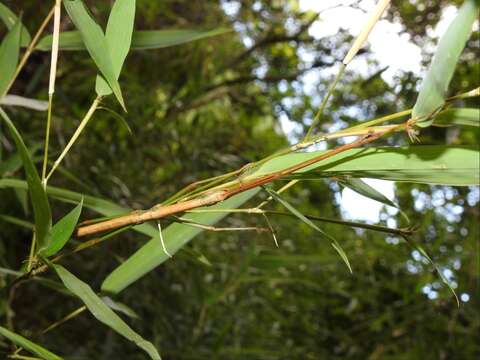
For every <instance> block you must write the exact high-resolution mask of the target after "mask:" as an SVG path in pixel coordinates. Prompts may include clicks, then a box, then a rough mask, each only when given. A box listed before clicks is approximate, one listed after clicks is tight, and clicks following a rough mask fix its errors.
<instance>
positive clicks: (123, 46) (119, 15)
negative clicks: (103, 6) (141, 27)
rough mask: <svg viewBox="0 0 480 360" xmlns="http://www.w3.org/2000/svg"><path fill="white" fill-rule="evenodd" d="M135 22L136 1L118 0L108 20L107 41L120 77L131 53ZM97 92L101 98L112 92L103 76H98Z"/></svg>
mask: <svg viewBox="0 0 480 360" xmlns="http://www.w3.org/2000/svg"><path fill="white" fill-rule="evenodd" d="M134 20H135V0H117V1H115V4H113V7H112V11H111V12H110V17H109V18H108V23H107V30H106V31H105V39H106V40H107V44H108V49H109V50H110V58H111V59H112V65H113V71H114V73H115V76H116V78H117V79H118V77H119V76H120V72H121V71H122V66H123V63H124V61H125V58H126V57H127V54H128V52H129V51H130V45H131V42H132V33H133V23H134ZM95 91H96V92H97V94H98V95H100V96H105V95H110V94H111V93H112V90H111V89H110V86H108V84H107V83H106V82H105V80H104V79H103V78H102V77H101V76H97V80H96V84H95Z"/></svg>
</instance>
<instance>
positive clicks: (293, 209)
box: [265, 188, 352, 273]
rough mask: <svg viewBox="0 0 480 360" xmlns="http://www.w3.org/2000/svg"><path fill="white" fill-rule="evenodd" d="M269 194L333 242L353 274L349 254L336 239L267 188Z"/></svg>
mask: <svg viewBox="0 0 480 360" xmlns="http://www.w3.org/2000/svg"><path fill="white" fill-rule="evenodd" d="M265 189H266V190H267V192H268V193H269V194H270V196H271V197H272V198H273V199H275V201H278V202H279V203H280V204H282V205H283V206H284V207H285V208H286V209H287V210H288V211H290V212H291V213H292V214H293V215H295V216H296V217H297V218H299V219H300V220H302V221H303V222H304V223H305V224H307V225H308V226H310V227H311V228H312V229H314V230H316V231H318V232H319V233H320V234H322V235H323V236H324V237H326V238H327V239H328V240H330V241H331V245H332V246H333V248H334V249H335V251H336V252H337V253H338V254H339V255H340V257H341V258H342V260H343V262H344V263H345V264H346V265H347V267H348V270H349V271H350V273H352V267H351V266H350V261H348V257H347V254H346V253H345V251H344V250H343V248H342V246H341V245H340V244H339V243H338V241H337V240H336V239H334V238H333V237H331V236H330V235H328V234H327V233H326V232H324V231H323V230H322V229H320V228H319V227H318V226H317V225H315V223H314V222H313V221H312V220H310V219H309V218H307V217H306V216H305V215H303V214H302V213H301V212H300V211H298V210H297V209H295V208H294V207H293V206H292V205H291V204H290V203H289V202H288V201H286V200H285V199H283V198H282V197H281V196H280V195H278V194H277V193H276V192H275V191H273V190H271V189H269V188H265Z"/></svg>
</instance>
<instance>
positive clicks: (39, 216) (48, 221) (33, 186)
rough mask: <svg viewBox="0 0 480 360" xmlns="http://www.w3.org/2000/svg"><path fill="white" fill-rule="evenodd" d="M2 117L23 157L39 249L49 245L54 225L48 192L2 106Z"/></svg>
mask: <svg viewBox="0 0 480 360" xmlns="http://www.w3.org/2000/svg"><path fill="white" fill-rule="evenodd" d="M0 117H1V118H3V120H4V121H5V123H6V124H7V127H8V130H9V131H10V134H11V136H12V138H13V139H14V141H15V145H16V146H17V150H18V152H19V154H20V156H21V158H22V162H23V167H24V169H25V173H26V178H27V183H28V189H29V191H30V198H31V201H32V207H33V213H34V217H35V236H36V241H37V244H38V247H37V249H42V248H43V247H45V246H47V245H48V243H49V241H50V229H51V227H52V215H51V213H50V205H49V203H48V198H47V194H46V192H45V189H44V187H43V185H42V183H41V181H40V177H39V176H38V173H37V169H36V168H35V165H34V164H33V162H32V159H31V158H30V154H29V152H28V149H27V147H26V146H25V143H24V142H23V139H22V137H21V136H20V133H19V132H18V131H17V129H16V128H15V125H13V123H12V121H11V120H10V118H9V117H8V115H7V114H6V113H5V112H4V111H3V110H2V109H1V108H0Z"/></svg>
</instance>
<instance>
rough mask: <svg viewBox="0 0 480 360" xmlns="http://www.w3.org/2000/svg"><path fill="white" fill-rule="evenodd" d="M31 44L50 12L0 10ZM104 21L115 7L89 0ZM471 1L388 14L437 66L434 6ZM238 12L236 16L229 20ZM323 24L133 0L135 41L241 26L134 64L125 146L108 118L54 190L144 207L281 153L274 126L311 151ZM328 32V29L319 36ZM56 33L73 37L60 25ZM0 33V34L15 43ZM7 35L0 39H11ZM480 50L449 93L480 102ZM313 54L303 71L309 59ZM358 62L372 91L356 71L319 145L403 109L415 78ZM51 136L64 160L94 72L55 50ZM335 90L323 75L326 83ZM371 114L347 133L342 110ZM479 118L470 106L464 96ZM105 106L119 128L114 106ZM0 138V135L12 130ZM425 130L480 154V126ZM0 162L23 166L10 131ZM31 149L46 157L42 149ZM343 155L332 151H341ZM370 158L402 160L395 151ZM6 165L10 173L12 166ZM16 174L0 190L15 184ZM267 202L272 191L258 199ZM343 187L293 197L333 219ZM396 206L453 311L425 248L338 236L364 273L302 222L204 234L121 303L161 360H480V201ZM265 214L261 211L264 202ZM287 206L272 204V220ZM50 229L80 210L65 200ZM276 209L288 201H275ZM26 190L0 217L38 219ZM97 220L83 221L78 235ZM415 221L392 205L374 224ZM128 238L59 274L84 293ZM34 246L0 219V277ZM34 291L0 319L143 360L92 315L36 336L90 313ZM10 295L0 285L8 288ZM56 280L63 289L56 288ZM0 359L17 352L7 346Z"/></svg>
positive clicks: (254, 10) (41, 117)
mask: <svg viewBox="0 0 480 360" xmlns="http://www.w3.org/2000/svg"><path fill="white" fill-rule="evenodd" d="M3 3H5V4H6V5H7V6H8V7H9V8H10V9H12V11H14V12H15V13H17V14H19V13H20V12H23V17H22V21H23V22H24V24H27V25H28V27H29V28H30V29H36V28H38V26H39V25H40V23H41V22H42V20H43V19H44V17H45V16H46V14H47V12H48V11H49V6H46V5H45V6H43V5H42V6H39V4H38V2H33V1H32V2H30V1H4V2H3ZM86 3H87V4H88V6H89V8H90V10H91V11H92V13H93V14H94V15H95V18H96V19H97V20H98V21H99V22H100V23H102V24H105V23H106V19H107V17H108V14H109V9H110V8H111V2H110V1H104V2H98V1H86ZM460 3H461V2H460V1H444V0H442V1H430V0H418V1H415V2H413V1H412V2H410V1H401V2H394V4H393V5H392V7H391V8H390V10H389V15H388V16H389V17H390V18H391V19H393V20H395V21H398V22H399V23H401V25H402V27H403V29H404V32H405V33H406V34H408V35H409V36H410V38H411V41H412V42H414V43H416V44H419V45H421V46H422V49H424V53H423V55H424V60H425V61H424V64H423V65H424V66H427V64H429V63H430V61H431V57H432V55H433V54H432V53H431V52H429V51H433V49H434V46H427V45H431V44H435V43H436V39H432V38H430V37H429V36H428V34H429V32H428V29H431V28H432V27H433V26H434V25H435V24H436V23H437V22H438V21H439V19H440V14H441V13H442V9H443V8H445V7H446V6H448V5H451V4H454V5H459V4H460ZM227 7H228V8H234V9H235V11H228V14H227V13H226V11H225V8H227ZM316 20H318V19H317V17H316V14H314V13H310V12H307V13H305V12H302V11H301V10H300V9H299V7H298V3H297V1H295V0H294V1H263V0H255V1H250V0H245V1H241V2H237V1H226V0H225V1H183V0H166V1H153V0H139V1H137V14H136V19H135V28H136V29H166V28H175V29H212V28H221V27H224V28H233V29H235V30H234V31H233V32H229V33H225V34H223V35H219V36H216V37H211V38H208V39H204V40H200V41H197V42H192V43H188V44H185V45H181V46H176V47H169V48H165V49H159V50H154V51H134V52H131V53H130V54H129V56H128V57H127V60H126V63H125V66H124V70H123V72H122V75H121V78H120V82H121V84H122V90H123V95H124V98H125V99H126V103H127V107H128V114H125V115H123V116H124V117H125V119H126V120H127V122H128V125H129V126H130V128H131V133H130V132H129V131H128V130H127V129H126V127H125V126H124V125H123V124H122V122H120V121H118V120H117V119H116V118H115V117H114V116H112V114H111V113H109V112H106V111H98V112H97V113H96V114H95V116H94V119H93V121H91V122H90V124H89V125H88V127H87V129H86V131H85V133H84V134H83V135H82V136H81V137H80V139H79V140H78V142H77V144H76V145H75V146H74V148H73V150H72V151H71V152H70V153H69V155H68V156H67V157H66V158H65V161H64V163H63V166H62V167H61V168H60V170H59V172H58V174H57V175H56V176H55V177H52V179H51V181H50V183H49V184H50V185H54V186H59V187H64V188H67V189H72V190H75V191H78V192H81V193H85V194H89V195H94V196H98V197H102V198H108V199H111V200H112V201H113V202H115V203H117V204H120V205H123V206H125V207H130V208H136V209H144V208H148V207H150V206H151V205H153V204H156V203H158V202H161V201H162V200H164V199H165V198H167V197H168V196H170V195H172V194H173V193H175V192H176V191H178V190H179V189H180V188H181V187H183V186H184V185H187V184H189V183H191V182H192V181H195V180H198V179H202V178H207V177H211V176H214V175H220V174H223V173H225V172H227V171H230V170H233V169H237V168H239V167H241V166H242V165H244V164H246V163H248V162H252V161H256V160H259V159H261V158H262V157H264V156H267V155H269V154H271V153H272V152H274V151H276V150H278V149H279V148H282V147H284V146H286V145H288V144H289V137H287V136H286V135H285V134H284V133H282V131H281V127H280V122H279V118H280V117H281V116H285V115H286V116H288V118H289V119H290V120H292V121H295V122H296V123H298V124H299V127H298V129H299V133H298V134H289V136H290V141H291V139H292V137H293V138H295V137H297V138H301V136H302V133H304V132H305V131H306V130H307V129H308V125H309V124H310V122H311V119H312V117H313V115H314V113H315V112H316V109H317V108H318V105H319V103H320V100H321V99H322V97H323V96H324V95H325V93H326V89H327V87H328V84H330V83H331V81H332V77H331V76H330V75H327V74H331V73H332V71H329V69H332V68H333V67H334V66H335V61H337V60H340V59H341V58H342V57H343V56H344V54H345V53H346V52H347V51H348V49H349V46H350V44H351V40H352V38H351V35H350V34H348V33H347V32H340V33H338V34H336V35H333V36H330V37H326V38H322V39H319V40H318V39H315V38H313V37H312V36H310V35H309V32H308V29H309V26H310V25H311V24H312V22H313V21H316ZM318 21H321V20H318ZM61 28H62V30H67V29H72V28H73V27H72V25H71V23H70V21H69V20H68V17H67V16H65V17H63V20H62V23H61ZM4 30H5V28H2V31H4ZM2 36H3V33H2ZM478 36H479V33H478V31H477V32H474V33H473V35H472V37H471V38H470V40H469V42H468V44H467V48H466V49H465V51H464V53H463V55H462V57H461V61H460V63H459V65H458V67H457V70H456V72H455V75H454V78H453V81H452V84H451V86H450V90H449V92H450V93H451V94H457V93H461V92H465V91H467V90H470V89H473V88H475V87H477V86H478V79H479V78H480V66H479V64H478V61H475V60H474V59H478V56H479V49H478ZM304 52H309V53H312V54H314V56H313V58H314V60H313V61H306V60H305V57H302V56H301V54H302V53H304ZM359 56H361V57H364V58H365V59H366V60H367V61H368V62H369V63H370V66H371V69H372V70H371V74H373V75H369V76H368V77H365V76H362V75H361V74H360V73H358V72H357V71H355V69H353V70H351V71H348V72H347V73H346V75H345V78H344V80H343V81H341V82H340V83H339V85H338V87H337V90H336V91H335V93H334V96H333V101H332V104H331V106H330V107H329V108H328V109H327V110H326V112H325V113H324V116H323V118H322V122H321V127H322V130H324V131H328V130H329V129H331V128H332V127H339V126H345V125H346V124H351V123H355V122H357V121H362V120H367V119H371V118H375V117H378V116H382V115H386V114H390V113H394V112H397V111H401V110H403V109H406V108H409V107H411V106H412V105H413V104H414V103H415V99H416V97H417V91H418V84H419V79H418V78H417V75H415V74H413V73H401V74H399V75H398V78H397V79H396V82H395V86H391V85H389V84H388V83H387V82H385V81H384V80H383V78H382V76H381V75H382V72H383V71H384V70H385V69H382V68H381V67H380V66H379V65H378V63H377V62H376V59H374V58H373V57H372V55H371V53H370V51H369V49H368V47H367V48H365V50H363V51H362V54H360V55H359ZM59 59H60V60H59V68H58V71H57V88H56V93H55V105H54V115H53V129H52V136H51V152H52V158H56V155H58V154H59V153H60V151H61V149H62V148H63V147H64V145H65V143H66V141H68V139H69V137H70V135H71V134H72V132H73V131H74V129H75V128H76V127H77V126H78V122H79V119H81V118H82V117H83V116H84V114H85V111H86V109H87V108H88V107H89V106H90V103H91V101H92V100H93V97H94V95H93V91H92V90H93V89H94V86H95V85H94V84H95V83H94V82H95V74H96V71H97V70H96V68H95V66H94V64H93V62H92V60H91V59H90V58H89V56H88V55H87V53H86V52H65V51H64V52H61V53H60V58H59ZM49 67H50V53H49V52H41V51H36V52H35V53H34V54H33V55H32V57H31V58H30V61H29V62H28V64H27V65H26V67H25V68H24V70H23V71H22V72H21V74H20V76H19V78H18V80H17V81H16V82H15V84H14V86H13V88H12V91H11V93H13V94H22V95H23V96H28V97H31V98H37V99H46V95H47V94H46V91H45V89H46V88H48V71H49ZM312 71H317V72H319V73H320V79H321V81H320V82H319V83H318V84H317V88H316V90H317V92H316V95H315V96H313V97H312V96H310V95H309V94H306V93H305V92H304V86H302V85H303V83H304V82H305V76H304V75H305V74H308V73H309V72H312ZM324 74H325V75H324ZM354 104H356V105H358V104H361V110H359V111H358V112H357V113H356V114H355V116H354V117H352V116H351V115H349V114H351V111H349V110H351V108H352V106H353V105H354ZM466 104H467V105H469V106H470V107H474V106H478V102H477V103H476V104H475V102H474V100H466ZM105 105H106V106H108V107H110V108H113V109H115V110H116V111H118V112H121V108H120V106H119V105H118V104H117V103H116V101H115V99H114V98H113V97H110V98H108V99H107V100H105ZM9 113H10V114H11V117H12V118H14V119H15V125H16V126H17V128H19V129H21V132H22V135H23V138H24V140H25V142H26V143H27V144H28V145H29V147H30V148H32V149H36V150H37V152H36V153H35V154H36V155H34V158H35V157H38V159H39V160H40V158H41V156H42V154H41V151H39V150H40V149H41V143H42V141H43V136H44V128H45V113H43V112H33V111H29V110H23V109H20V108H11V109H9ZM2 127H3V125H2ZM473 129H474V130H472V129H471V128H462V129H457V128H433V127H430V128H427V129H425V130H422V133H421V142H422V144H445V143H450V144H478V141H479V133H478V128H473ZM0 141H1V148H2V161H3V159H7V158H9V156H11V155H12V154H14V153H15V151H16V149H15V146H14V144H13V143H12V140H11V138H9V137H7V136H6V135H5V134H4V133H3V132H2V134H1V135H0ZM36 144H40V145H36ZM334 144H335V142H332V146H333V145H334ZM379 144H389V145H393V144H394V145H405V144H408V138H407V137H405V136H404V135H395V136H393V137H390V138H388V139H385V140H381V141H380V143H379ZM2 164H4V163H0V169H2ZM21 174H22V170H21V169H16V170H15V172H12V173H8V174H4V173H2V175H3V176H7V175H8V176H10V177H13V176H20V175H21ZM262 196H265V195H262ZM340 197H341V187H340V186H339V185H338V183H337V182H335V181H332V180H325V181H323V180H322V181H314V182H308V185H305V186H302V187H294V188H292V189H291V190H289V192H288V195H285V198H286V199H288V201H289V202H290V203H291V204H293V205H294V206H295V207H297V208H298V209H301V211H302V212H303V213H306V214H312V215H317V216H324V217H330V218H341V217H342V213H341V209H340V205H339V201H340ZM395 200H396V201H397V202H398V203H399V205H400V207H401V209H402V210H403V211H404V212H405V213H406V214H407V215H408V216H409V217H410V219H412V220H413V222H414V224H415V225H418V227H419V231H418V232H417V233H416V235H415V240H416V241H418V242H419V243H421V244H422V246H423V247H424V248H425V249H426V250H427V251H428V252H429V253H430V254H431V255H432V257H433V258H434V260H435V261H436V262H437V263H438V264H439V266H440V267H441V268H442V269H443V271H444V274H445V276H446V277H447V278H448V279H449V280H450V281H451V282H452V283H453V285H454V287H456V291H457V292H458V294H459V296H460V299H461V304H460V307H457V306H456V304H455V301H454V300H453V298H452V295H451V293H450V292H449V291H448V288H446V286H445V285H444V284H442V282H441V281H440V280H439V279H438V277H437V275H436V274H435V273H434V270H433V268H432V266H431V265H430V264H428V263H427V262H426V261H425V259H423V258H422V257H421V256H420V254H419V253H418V251H415V250H414V251H412V249H411V248H410V247H408V246H407V245H406V244H405V243H404V242H402V241H401V239H399V238H396V237H394V236H386V235H385V234H381V233H376V232H371V231H366V230H358V229H357V230H353V229H348V228H345V227H340V226H338V225H334V224H324V225H322V229H323V230H325V231H326V232H327V233H330V234H335V236H336V238H337V239H338V240H339V241H340V242H341V243H342V246H343V247H344V249H345V250H346V252H347V253H348V255H349V259H350V262H351V264H352V266H353V268H354V273H353V275H352V274H350V273H349V272H348V270H347V268H346V267H345V265H344V264H343V262H342V260H341V258H340V257H338V255H337V254H336V253H335V252H334V250H333V249H332V248H331V247H330V246H327V245H326V244H327V243H326V242H325V241H323V240H324V239H322V238H321V237H319V236H318V233H315V231H313V229H311V228H310V227H308V226H307V225H306V224H303V223H300V222H299V221H298V220H297V219H295V218H288V217H272V218H271V221H272V224H273V227H274V228H275V230H276V232H277V234H276V235H277V238H278V241H279V244H280V246H279V248H276V247H275V246H274V243H273V241H272V237H271V234H268V233H255V232H220V233H217V232H209V231H206V232H203V233H202V234H201V235H200V236H198V237H197V238H195V241H193V242H191V243H190V244H188V245H187V246H186V248H185V250H182V251H180V252H179V253H178V254H177V255H176V256H175V257H174V259H172V260H170V261H167V262H166V263H165V264H163V265H162V266H160V267H158V268H157V269H155V270H154V271H152V272H150V273H149V274H148V275H147V276H145V277H143V278H142V279H141V280H139V281H137V282H136V283H134V284H133V285H131V286H130V287H129V288H128V289H126V290H125V291H124V292H122V293H120V294H119V295H118V297H117V298H116V299H117V300H118V301H120V302H121V303H123V304H128V306H129V307H130V308H131V309H132V310H133V311H134V312H135V314H137V315H138V318H131V317H125V319H126V320H127V322H128V323H130V324H131V325H132V327H133V328H134V329H135V330H136V331H138V333H140V334H142V336H144V337H145V338H146V339H149V340H150V341H151V342H152V343H153V344H154V345H155V346H156V347H157V348H158V349H160V352H161V354H162V357H163V358H164V359H204V358H205V359H319V358H328V359H335V358H339V359H340V358H341V359H345V358H351V359H367V358H368V359H397V358H398V359H400V358H402V359H404V358H412V359H417V358H418V359H473V358H476V356H478V355H479V354H480V345H479V344H478V341H477V340H478V339H477V338H478V333H479V332H480V314H479V311H478V309H479V308H480V301H479V297H478V294H479V289H480V288H479V284H480V283H479V282H480V278H479V266H480V262H479V255H478V254H479V248H478V239H479V233H478V219H479V207H478V202H479V192H478V188H477V187H447V186H427V185H418V184H404V183H401V184H397V185H396V199H395ZM257 202H258V199H257V200H255V201H253V203H252V204H253V205H255V204H256V203H257ZM277 206H278V208H277ZM52 208H53V218H54V219H58V218H59V217H61V216H63V215H64V214H65V213H67V212H68V211H69V210H70V209H71V205H66V204H62V203H59V202H55V206H54V207H52ZM271 209H277V210H280V209H282V207H281V206H280V205H275V204H272V205H271ZM31 213H32V209H30V207H29V205H28V203H26V202H25V194H24V193H23V192H21V191H14V190H12V189H0V214H7V215H9V216H14V217H17V218H25V217H26V216H28V217H31ZM95 216H97V215H96V214H94V213H93V212H90V211H89V210H86V209H84V211H83V213H82V219H89V218H93V217H95ZM392 219H394V220H395V221H396V223H397V224H399V225H402V224H405V223H404V220H403V219H402V217H401V216H400V214H398V213H397V214H396V215H392V212H391V211H387V209H384V210H383V211H382V214H381V223H382V224H384V225H387V224H389V225H390V224H391V221H392ZM219 226H224V227H237V226H262V227H263V226H265V224H264V219H262V218H261V217H254V216H248V215H236V216H230V217H228V218H226V219H225V220H223V221H222V223H220V224H219ZM144 239H146V238H145V237H143V236H141V235H140V234H138V233H133V232H126V233H123V234H121V235H120V236H117V237H115V238H114V239H112V240H110V241H107V242H105V243H104V244H102V245H99V246H96V247H95V248H93V249H91V250H87V251H84V252H82V253H79V254H78V256H73V257H70V258H69V259H68V268H69V270H71V271H72V272H73V273H75V274H77V275H78V277H79V278H81V279H83V280H87V279H88V283H89V284H90V285H91V286H92V288H99V287H100V284H101V283H102V281H103V280H104V279H105V277H106V276H107V275H108V274H109V273H110V272H111V271H112V270H113V269H114V268H115V267H117V266H118V264H119V263H121V262H122V261H124V259H126V258H127V257H128V256H130V254H132V253H133V252H134V251H135V250H136V249H138V248H139V247H140V246H141V245H142V244H143V243H144ZM30 241H31V232H30V230H28V229H24V228H22V227H19V226H14V225H13V224H12V223H9V222H4V221H1V219H0V266H1V267H2V268H5V269H19V268H20V267H21V266H22V261H24V260H25V258H26V254H28V253H29V250H30ZM44 277H45V278H47V279H50V280H51V283H49V284H48V285H50V286H45V283H44V282H35V281H31V282H28V285H27V284H24V285H21V286H19V287H18V288H17V289H16V291H15V292H14V294H13V295H11V296H10V297H5V296H4V297H2V298H1V299H0V302H1V304H2V306H1V308H0V316H1V317H2V324H5V323H8V325H9V327H10V328H11V329H13V330H15V331H17V332H18V331H20V332H21V333H22V334H23V335H25V336H27V337H28V338H30V339H32V340H34V341H35V342H38V343H41V344H42V345H44V346H45V347H46V348H48V349H50V350H52V351H53V352H56V353H61V354H68V357H67V358H71V359H143V358H145V356H146V355H145V354H144V353H142V352H139V351H138V348H137V347H135V345H134V344H132V343H130V342H128V341H124V340H123V339H122V338H121V337H120V336H119V335H118V334H116V333H115V332H113V331H112V330H110V329H109V328H107V327H104V326H97V324H98V323H97V322H96V321H95V319H94V318H93V317H92V316H91V315H90V314H89V313H87V312H84V313H82V314H80V315H79V316H77V317H75V318H74V319H72V320H70V321H67V322H65V323H64V324H62V325H60V326H59V327H57V328H56V329H54V330H52V331H49V332H47V333H45V334H42V330H43V329H45V328H47V327H48V326H49V325H51V324H52V323H55V322H57V321H59V320H60V319H62V318H64V317H65V316H66V315H67V314H69V313H70V312H71V311H73V310H75V309H77V308H78V307H79V306H81V305H82V304H81V303H80V302H79V301H78V299H76V298H74V297H71V296H68V295H63V294H61V293H59V292H58V278H56V277H55V276H54V274H53V273H47V274H45V276H44ZM10 280H11V277H10V275H8V272H2V274H1V276H0V281H1V282H3V285H5V284H7V283H8V282H9V281H10ZM54 282H55V283H54ZM1 341H2V342H1V344H0V345H1V354H2V355H0V356H1V357H6V356H7V354H11V350H12V349H11V345H10V344H9V343H8V342H7V341H6V340H4V339H2V340H1Z"/></svg>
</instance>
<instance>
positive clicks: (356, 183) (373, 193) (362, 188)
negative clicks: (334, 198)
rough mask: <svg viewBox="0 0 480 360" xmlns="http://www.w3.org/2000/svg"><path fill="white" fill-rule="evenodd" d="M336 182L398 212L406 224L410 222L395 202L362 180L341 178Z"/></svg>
mask: <svg viewBox="0 0 480 360" xmlns="http://www.w3.org/2000/svg"><path fill="white" fill-rule="evenodd" d="M338 182H339V183H340V184H341V185H343V186H346V187H348V188H349V189H351V190H353V191H355V192H356V193H358V194H360V195H363V196H365V197H367V198H369V199H372V200H375V201H378V202H381V203H382V204H385V205H388V206H392V207H394V208H396V209H398V211H399V212H400V214H402V216H403V217H404V218H405V220H407V222H410V220H409V219H408V216H407V215H406V214H405V213H404V212H403V211H402V210H401V209H400V207H399V206H398V205H397V204H396V203H395V202H393V201H392V200H390V199H389V198H387V197H386V196H385V195H383V194H382V193H381V192H379V191H378V190H376V189H374V188H373V187H371V186H370V185H368V184H367V183H366V182H365V181H363V180H362V179H359V178H351V177H345V178H341V179H340V180H339V181H338Z"/></svg>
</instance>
